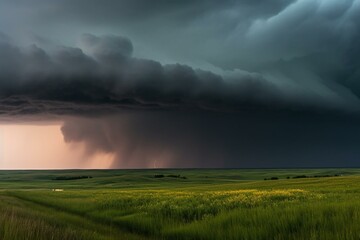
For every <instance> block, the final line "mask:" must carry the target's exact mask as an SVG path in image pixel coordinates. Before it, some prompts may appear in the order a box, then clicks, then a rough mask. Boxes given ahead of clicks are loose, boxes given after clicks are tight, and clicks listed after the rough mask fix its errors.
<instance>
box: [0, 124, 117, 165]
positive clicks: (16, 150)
mask: <svg viewBox="0 0 360 240" xmlns="http://www.w3.org/2000/svg"><path fill="white" fill-rule="evenodd" d="M60 128H61V123H52V124H48V125H9V124H4V125H0V169H81V168H95V169H99V168H109V167H110V166H111V164H112V161H113V155H112V154H101V153H99V154H96V155H94V156H88V155H86V154H84V146H83V145H82V144H80V143H79V144H67V143H65V142H64V139H63V135H62V133H61V130H60Z"/></svg>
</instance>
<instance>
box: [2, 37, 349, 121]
mask: <svg viewBox="0 0 360 240" xmlns="http://www.w3.org/2000/svg"><path fill="white" fill-rule="evenodd" d="M81 45H82V47H83V49H84V51H85V53H84V51H83V50H82V49H80V48H73V47H64V46H62V47H59V48H58V49H57V50H56V51H55V53H51V54H49V53H47V52H46V51H44V50H43V49H41V48H39V47H37V46H36V45H32V46H30V47H28V48H26V49H21V48H19V47H16V46H14V45H12V44H11V42H9V41H7V40H6V41H3V42H2V43H1V44H0V51H1V52H2V55H1V56H0V67H1V71H0V77H1V80H0V87H1V88H0V96H1V99H0V104H1V112H2V113H3V114H5V115H6V114H7V115H25V114H39V113H47V114H69V115H74V114H82V113H84V112H86V110H87V109H92V110H93V111H92V112H94V111H95V112H96V110H97V109H98V111H99V112H104V111H106V110H108V111H109V112H110V111H115V109H121V108H135V109H164V110H166V109H174V108H180V109H184V108H185V109H208V110H213V111H239V110H242V109H248V108H250V109H251V108H259V107H260V108H261V107H266V108H275V109H277V108H279V109H283V108H284V109H287V108H293V107H295V108H299V109H301V108H303V106H305V107H306V108H314V109H316V108H319V109H326V110H330V109H337V107H334V106H332V104H331V101H332V99H331V98H329V99H325V100H323V99H320V98H319V99H316V95H313V96H312V95H311V94H309V93H306V92H305V91H304V92H303V94H304V95H303V96H300V95H296V94H294V95H291V94H289V93H288V92H286V91H284V89H281V88H278V87H277V86H276V85H274V84H272V83H271V82H269V81H267V80H266V79H265V78H264V77H263V76H261V75H260V74H252V73H248V72H241V71H238V72H237V71H234V72H227V73H224V75H223V76H222V75H218V74H214V73H212V72H209V71H203V70H200V69H193V68H191V67H190V66H186V65H180V64H168V65H161V64H160V63H158V62H156V61H152V60H146V59H138V58H134V57H132V56H131V55H132V51H133V46H132V44H131V42H130V40H129V39H127V38H124V37H117V36H112V35H111V36H104V37H96V36H94V35H91V34H85V35H83V37H82V42H81ZM299 91H301V90H299ZM307 94H308V95H307ZM311 99H313V100H314V101H313V102H310V100H311ZM327 101H329V103H327ZM348 104H349V106H351V104H352V103H351V102H348ZM349 106H346V107H349ZM81 108H83V109H84V111H79V109H81Z"/></svg>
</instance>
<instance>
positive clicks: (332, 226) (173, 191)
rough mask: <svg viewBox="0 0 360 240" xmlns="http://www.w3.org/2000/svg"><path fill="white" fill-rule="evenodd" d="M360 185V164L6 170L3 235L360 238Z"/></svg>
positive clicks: (1, 193)
mask: <svg viewBox="0 0 360 240" xmlns="http://www.w3.org/2000/svg"><path fill="white" fill-rule="evenodd" d="M335 174H337V175H340V176H338V177H321V178H300V179H293V177H294V176H300V175H307V176H315V175H318V176H319V175H335ZM155 175H164V176H178V175H180V176H184V178H179V177H162V178H156V177H154V176H155ZM72 176H74V179H72ZM76 176H91V177H92V178H80V179H76V178H77V177H76ZM271 177H278V178H279V180H267V181H264V180H263V179H264V178H271ZM287 177H289V179H287ZM62 178H64V179H66V180H54V179H62ZM359 182H360V169H242V170H237V169H228V170H227V169H213V170H199V169H189V170H185V169H170V170H168V169H167V170H86V171H80V170H71V171H70V170H66V171H0V239H4V240H6V239H9V240H10V239H11V240H13V239H14V240H16V239H40V240H41V239H74V240H76V239H266V240H268V239H360V184H359ZM52 189H62V190H63V191H52Z"/></svg>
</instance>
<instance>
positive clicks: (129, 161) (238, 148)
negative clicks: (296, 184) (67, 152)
mask: <svg viewBox="0 0 360 240" xmlns="http://www.w3.org/2000/svg"><path fill="white" fill-rule="evenodd" d="M359 11H360V3H359V1H356V0H344V1H324V0H316V1H310V0H298V1H282V0H277V1H272V2H271V3H270V2H267V1H246V0H244V1H202V0H196V1H191V2H190V1H154V2H151V3H149V1H145V0H135V1H128V0H120V1H112V0H110V1H107V4H100V3H99V2H98V1H93V0H90V1H82V0H80V1H76V2H74V1H68V0H62V1H44V0H32V1H23V0H18V1H7V0H5V1H2V3H0V31H3V32H4V33H1V34H0V53H1V54H0V118H1V119H2V120H3V121H7V122H8V121H38V120H44V119H45V120H49V119H56V120H60V121H63V122H64V125H63V127H62V133H63V135H64V139H65V141H66V142H68V143H69V144H72V143H78V142H82V143H85V144H86V146H87V149H88V150H87V152H88V154H95V153H97V152H105V153H112V154H114V163H113V167H151V166H153V164H155V165H156V164H158V165H162V166H163V167H258V166H259V167H281V166H340V165H343V166H353V165H356V164H358V162H357V161H358V160H357V159H359V157H360V153H359V151H358V150H357V149H358V147H357V146H358V144H359V140H360V139H359V137H358V136H359V134H358V133H359V126H358V122H359V121H358V120H359V115H360V114H359V113H360V112H359V110H360V109H359V108H360V99H359V98H360V84H359V80H360V79H359V78H360V47H359V44H358V42H359V40H360V18H359V16H360V15H359V14H358V12H359ZM14 16H17V17H16V18H14ZM28 29H31V31H30V33H29V31H28ZM79 30H80V31H79ZM83 31H85V32H90V33H85V34H82V32H83ZM24 32H27V34H24Z"/></svg>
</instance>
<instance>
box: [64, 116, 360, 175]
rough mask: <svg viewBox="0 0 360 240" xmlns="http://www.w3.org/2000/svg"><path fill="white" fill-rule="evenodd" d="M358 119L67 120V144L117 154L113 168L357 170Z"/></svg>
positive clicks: (127, 117) (140, 118) (153, 117)
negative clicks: (334, 168) (311, 168)
mask: <svg viewBox="0 0 360 240" xmlns="http://www.w3.org/2000/svg"><path fill="white" fill-rule="evenodd" d="M358 122H359V118H358V117H357V118H351V117H346V116H336V115H335V116H334V115H322V114H314V113H313V114H311V115H309V114H303V113H299V112H298V113H295V114H294V113H292V114H289V113H274V112H266V111H259V112H256V111H255V112H254V111H253V112H243V113H242V114H233V113H232V114H230V113H218V112H186V111H185V112H184V111H171V112H158V111H150V112H149V111H143V112H138V111H136V112H134V111H130V112H126V111H125V112H123V113H122V114H120V115H116V116H112V117H105V118H100V119H84V118H82V119H80V118H77V119H69V120H67V121H65V123H64V125H63V127H62V132H63V134H64V138H65V141H66V142H68V143H74V142H84V143H85V144H86V146H87V152H88V154H93V153H96V152H105V153H112V154H114V162H113V165H112V167H114V168H123V167H127V168H138V167H309V166H312V167H324V166H328V167H329V166H333V167H337V166H342V167H344V166H347V167H351V166H357V165H358V158H359V157H360V150H359V148H358V147H357V146H358V144H359V142H360V125H359V124H358Z"/></svg>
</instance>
